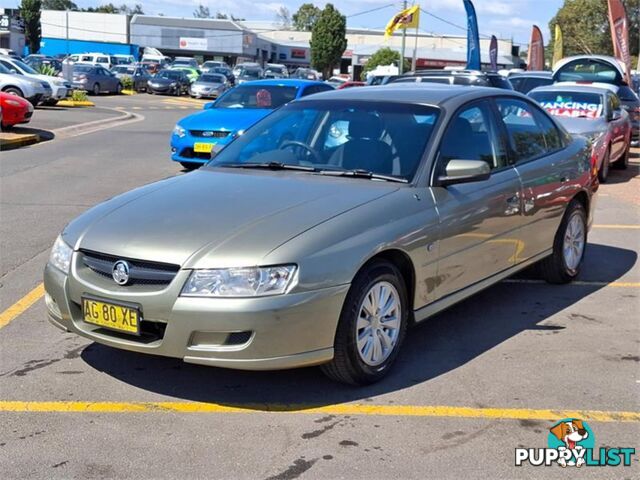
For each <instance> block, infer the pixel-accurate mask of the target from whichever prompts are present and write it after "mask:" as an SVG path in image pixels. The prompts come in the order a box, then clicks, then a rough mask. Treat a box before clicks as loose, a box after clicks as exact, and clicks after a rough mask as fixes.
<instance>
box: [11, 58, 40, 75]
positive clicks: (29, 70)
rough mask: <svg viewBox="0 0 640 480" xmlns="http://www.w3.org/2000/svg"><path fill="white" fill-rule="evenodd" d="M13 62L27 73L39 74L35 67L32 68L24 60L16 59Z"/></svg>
mask: <svg viewBox="0 0 640 480" xmlns="http://www.w3.org/2000/svg"><path fill="white" fill-rule="evenodd" d="M13 63H14V64H15V65H16V66H17V67H18V68H19V69H20V70H23V71H25V72H27V73H30V74H37V73H38V72H36V71H35V70H34V69H33V68H31V67H30V66H29V65H27V64H26V63H24V62H21V61H20V60H14V61H13Z"/></svg>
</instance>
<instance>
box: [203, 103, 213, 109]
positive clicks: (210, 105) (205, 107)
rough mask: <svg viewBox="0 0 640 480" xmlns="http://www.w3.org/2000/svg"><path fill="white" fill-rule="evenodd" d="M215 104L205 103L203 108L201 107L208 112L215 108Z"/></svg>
mask: <svg viewBox="0 0 640 480" xmlns="http://www.w3.org/2000/svg"><path fill="white" fill-rule="evenodd" d="M215 104H216V102H209V103H205V104H204V107H202V109H203V110H209V109H211V108H213V107H214V106H215Z"/></svg>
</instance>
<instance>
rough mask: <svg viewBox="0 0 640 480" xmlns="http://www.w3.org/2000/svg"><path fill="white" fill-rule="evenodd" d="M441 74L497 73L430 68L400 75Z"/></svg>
mask: <svg viewBox="0 0 640 480" xmlns="http://www.w3.org/2000/svg"><path fill="white" fill-rule="evenodd" d="M434 75H438V76H442V77H450V76H455V75H470V76H472V75H475V76H478V75H499V73H498V72H483V71H481V70H467V69H464V68H461V69H460V70H442V69H432V70H416V71H413V72H407V73H405V74H404V75H401V76H407V77H421V76H434Z"/></svg>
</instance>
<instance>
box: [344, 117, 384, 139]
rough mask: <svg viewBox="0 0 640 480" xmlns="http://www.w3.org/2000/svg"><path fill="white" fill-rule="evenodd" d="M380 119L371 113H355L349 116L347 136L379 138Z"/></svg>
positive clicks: (380, 131) (380, 129) (381, 126)
mask: <svg viewBox="0 0 640 480" xmlns="http://www.w3.org/2000/svg"><path fill="white" fill-rule="evenodd" d="M382 130H383V125H382V120H381V119H380V117H378V116H377V115H373V114H371V113H356V114H354V115H352V116H351V118H349V137H351V138H361V139H368V140H379V139H380V136H381V135H382Z"/></svg>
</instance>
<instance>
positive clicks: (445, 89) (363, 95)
mask: <svg viewBox="0 0 640 480" xmlns="http://www.w3.org/2000/svg"><path fill="white" fill-rule="evenodd" d="M496 95H500V96H505V95H510V96H514V97H520V98H523V97H524V98H526V97H525V96H524V95H522V94H520V93H517V92H514V91H513V90H503V89H497V88H494V87H476V86H467V85H441V84H438V83H419V84H416V83H391V84H388V85H381V86H370V87H362V88H346V89H342V90H331V91H328V92H322V93H317V94H315V95H313V96H309V97H305V98H303V99H302V100H300V101H303V102H304V101H308V100H320V99H322V100H365V101H374V102H376V101H377V102H388V101H396V102H401V103H414V104H427V105H445V104H448V103H451V104H454V103H455V104H459V103H460V104H461V103H464V102H466V101H468V100H471V99H473V98H482V97H490V96H496Z"/></svg>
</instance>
